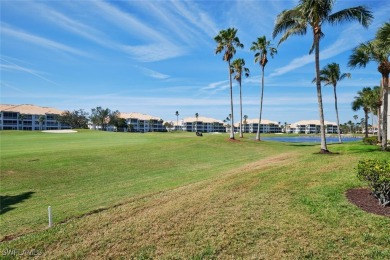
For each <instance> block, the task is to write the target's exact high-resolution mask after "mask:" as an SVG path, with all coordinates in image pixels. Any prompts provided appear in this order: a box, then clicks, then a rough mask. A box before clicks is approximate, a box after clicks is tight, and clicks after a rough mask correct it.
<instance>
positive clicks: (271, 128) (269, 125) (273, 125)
mask: <svg viewBox="0 0 390 260" xmlns="http://www.w3.org/2000/svg"><path fill="white" fill-rule="evenodd" d="M242 127H243V129H242V130H243V132H244V133H257V128H258V127H259V119H247V120H246V122H245V121H243V123H242ZM234 131H235V132H239V131H240V123H236V124H234ZM281 132H282V128H281V127H280V125H279V123H278V122H276V121H270V120H268V119H261V124H260V133H281Z"/></svg>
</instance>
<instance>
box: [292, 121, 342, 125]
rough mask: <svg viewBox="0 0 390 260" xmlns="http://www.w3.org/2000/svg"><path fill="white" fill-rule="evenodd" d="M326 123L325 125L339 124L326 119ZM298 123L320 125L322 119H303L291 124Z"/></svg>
mask: <svg viewBox="0 0 390 260" xmlns="http://www.w3.org/2000/svg"><path fill="white" fill-rule="evenodd" d="M324 123H325V125H337V124H336V123H335V122H329V121H325V122H324ZM296 125H320V120H301V121H298V122H295V123H293V124H291V126H296Z"/></svg>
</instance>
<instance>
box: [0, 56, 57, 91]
mask: <svg viewBox="0 0 390 260" xmlns="http://www.w3.org/2000/svg"><path fill="white" fill-rule="evenodd" d="M0 59H1V60H2V61H3V62H7V63H8V64H0V67H1V70H7V71H20V72H25V73H28V74H31V75H34V76H35V77H38V78H40V79H43V80H45V81H47V82H50V83H53V84H56V85H58V84H57V83H56V82H54V81H52V80H50V79H48V78H46V77H44V76H42V75H40V74H41V73H40V72H38V71H36V70H33V69H29V68H26V67H22V66H19V65H17V64H15V63H13V62H10V61H8V60H6V59H4V58H0Z"/></svg>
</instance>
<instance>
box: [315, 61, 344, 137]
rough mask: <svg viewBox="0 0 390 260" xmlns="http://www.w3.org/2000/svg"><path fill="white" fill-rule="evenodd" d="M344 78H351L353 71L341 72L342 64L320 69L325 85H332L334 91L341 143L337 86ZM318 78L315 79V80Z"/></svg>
mask: <svg viewBox="0 0 390 260" xmlns="http://www.w3.org/2000/svg"><path fill="white" fill-rule="evenodd" d="M344 78H351V73H342V74H341V72H340V66H339V64H337V63H334V62H333V63H330V64H328V65H326V66H325V67H324V68H323V69H322V70H320V81H321V82H323V83H325V86H327V85H332V86H333V93H334V107H335V110H336V119H337V134H338V136H339V143H340V144H341V143H342V142H341V133H340V120H339V111H338V109H337V94H336V86H337V82H339V81H341V80H343V79H344ZM315 81H316V79H313V82H315Z"/></svg>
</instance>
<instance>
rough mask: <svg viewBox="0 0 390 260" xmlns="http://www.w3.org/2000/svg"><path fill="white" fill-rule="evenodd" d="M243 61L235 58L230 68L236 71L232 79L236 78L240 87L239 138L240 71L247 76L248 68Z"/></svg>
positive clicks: (241, 135) (241, 136)
mask: <svg viewBox="0 0 390 260" xmlns="http://www.w3.org/2000/svg"><path fill="white" fill-rule="evenodd" d="M244 66H245V61H244V59H235V60H233V62H232V65H231V70H232V73H236V75H234V79H235V80H237V82H238V85H239V87H240V138H243V137H244V135H243V134H242V91H241V80H242V73H243V72H244V73H245V77H249V69H248V68H246V67H244Z"/></svg>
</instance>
